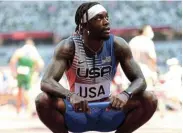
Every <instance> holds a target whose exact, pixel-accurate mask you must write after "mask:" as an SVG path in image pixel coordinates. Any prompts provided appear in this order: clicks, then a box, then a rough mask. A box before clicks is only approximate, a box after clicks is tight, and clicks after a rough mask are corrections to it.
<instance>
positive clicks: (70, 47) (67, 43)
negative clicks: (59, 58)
mask: <svg viewBox="0 0 183 133" xmlns="http://www.w3.org/2000/svg"><path fill="white" fill-rule="evenodd" d="M74 49H75V46H74V41H73V39H72V36H70V37H68V38H66V39H63V40H62V41H61V42H59V43H58V44H57V45H56V47H55V53H56V54H62V55H65V56H73V55H74Z"/></svg>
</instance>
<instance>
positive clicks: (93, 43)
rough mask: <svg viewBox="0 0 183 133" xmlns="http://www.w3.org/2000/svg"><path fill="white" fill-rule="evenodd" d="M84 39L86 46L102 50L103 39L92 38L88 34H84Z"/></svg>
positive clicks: (93, 49)
mask: <svg viewBox="0 0 183 133" xmlns="http://www.w3.org/2000/svg"><path fill="white" fill-rule="evenodd" d="M83 39H84V46H85V47H89V49H92V51H96V52H98V51H100V49H101V47H103V43H104V41H103V40H97V39H93V38H90V37H88V36H83Z"/></svg>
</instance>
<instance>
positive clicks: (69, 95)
mask: <svg viewBox="0 0 183 133" xmlns="http://www.w3.org/2000/svg"><path fill="white" fill-rule="evenodd" d="M73 94H74V93H73V92H69V94H68V95H67V96H66V99H67V100H68V101H70V98H71V96H72V95H73Z"/></svg>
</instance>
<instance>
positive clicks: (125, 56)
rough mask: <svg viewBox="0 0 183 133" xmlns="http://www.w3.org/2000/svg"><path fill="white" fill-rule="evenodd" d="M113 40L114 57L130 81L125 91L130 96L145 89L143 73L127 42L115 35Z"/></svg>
mask: <svg viewBox="0 0 183 133" xmlns="http://www.w3.org/2000/svg"><path fill="white" fill-rule="evenodd" d="M114 42H115V53H116V59H117V60H118V61H119V63H120V64H121V67H122V69H123V71H124V73H125V75H126V76H127V78H128V79H129V81H130V82H131V84H130V85H129V87H128V88H127V89H126V90H125V92H127V94H129V95H130V96H133V95H136V94H138V93H140V92H142V91H144V90H145V89H146V82H145V78H144V75H143V74H142V71H141V69H140V67H139V65H138V64H137V63H136V62H135V60H134V59H133V56H132V52H131V50H130V48H129V46H128V44H127V42H126V41H125V40H124V39H122V38H120V37H116V36H115V37H114Z"/></svg>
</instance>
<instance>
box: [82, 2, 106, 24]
mask: <svg viewBox="0 0 183 133" xmlns="http://www.w3.org/2000/svg"><path fill="white" fill-rule="evenodd" d="M101 12H107V10H106V9H105V8H104V7H103V6H102V5H100V4H97V5H94V6H92V7H91V8H90V9H88V20H90V19H92V18H93V17H94V16H96V15H97V14H99V13H101ZM86 22H87V19H86V13H85V14H84V15H83V19H81V23H86Z"/></svg>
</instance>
